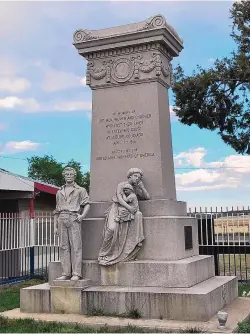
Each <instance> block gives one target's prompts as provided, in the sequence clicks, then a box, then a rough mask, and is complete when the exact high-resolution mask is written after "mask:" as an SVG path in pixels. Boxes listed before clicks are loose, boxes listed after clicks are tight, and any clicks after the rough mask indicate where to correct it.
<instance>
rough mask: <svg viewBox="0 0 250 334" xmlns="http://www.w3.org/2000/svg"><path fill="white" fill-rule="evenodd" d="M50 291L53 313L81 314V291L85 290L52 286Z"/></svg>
mask: <svg viewBox="0 0 250 334" xmlns="http://www.w3.org/2000/svg"><path fill="white" fill-rule="evenodd" d="M50 291H51V312H52V313H67V314H80V313H81V291H83V288H81V287H79V288H77V287H63V286H51V288H50Z"/></svg>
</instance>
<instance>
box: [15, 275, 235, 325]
mask: <svg viewBox="0 0 250 334" xmlns="http://www.w3.org/2000/svg"><path fill="white" fill-rule="evenodd" d="M237 295H238V289H237V277H234V276H214V277H211V278H209V279H207V280H206V281H203V282H201V283H199V284H196V285H194V286H192V287H189V288H167V287H130V286H127V287H125V286H103V285H102V286H89V287H85V288H74V287H72V288H69V287H66V288H65V287H53V286H50V285H49V284H48V283H45V284H40V285H37V286H35V287H28V288H24V289H22V290H21V304H20V310H21V312H26V313H50V312H52V313H67V314H73V313H74V314H85V315H91V314H92V313H93V310H100V311H102V313H103V314H107V315H108V314H113V315H117V316H121V315H124V314H128V313H129V311H131V310H137V311H138V312H139V314H140V316H141V317H142V318H163V319H169V320H173V319H175V320H187V321H193V320H196V321H208V320H209V319H210V318H211V317H212V316H213V315H214V314H215V313H216V312H217V311H218V310H220V309H222V308H223V307H225V306H226V305H228V304H230V303H231V302H232V301H233V300H234V299H235V298H237Z"/></svg>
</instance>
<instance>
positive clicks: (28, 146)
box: [1, 140, 41, 154]
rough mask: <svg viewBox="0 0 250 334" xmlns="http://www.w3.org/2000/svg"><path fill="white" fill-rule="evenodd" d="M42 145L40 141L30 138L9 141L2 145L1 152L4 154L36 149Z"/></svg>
mask: <svg viewBox="0 0 250 334" xmlns="http://www.w3.org/2000/svg"><path fill="white" fill-rule="evenodd" d="M40 146H41V144H40V143H36V142H32V141H30V140H24V141H9V142H7V143H6V144H5V145H3V146H2V152H1V153H2V154H3V153H17V152H27V151H36V150H37V149H38V148H39V147H40Z"/></svg>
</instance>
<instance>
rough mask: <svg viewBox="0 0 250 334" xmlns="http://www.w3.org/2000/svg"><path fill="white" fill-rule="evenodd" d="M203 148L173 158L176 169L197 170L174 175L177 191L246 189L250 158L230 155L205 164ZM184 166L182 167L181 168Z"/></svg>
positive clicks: (249, 171)
mask: <svg viewBox="0 0 250 334" xmlns="http://www.w3.org/2000/svg"><path fill="white" fill-rule="evenodd" d="M206 154H207V151H206V149H205V148H204V147H199V148H196V149H191V150H189V151H188V152H181V153H179V154H177V155H176V156H175V157H174V160H175V165H176V167H177V168H178V166H179V168H180V170H181V169H182V168H190V167H187V166H191V168H193V167H194V168H195V167H196V168H197V169H196V170H193V171H189V172H184V173H179V171H178V172H177V173H176V185H177V190H179V191H208V190H216V189H230V188H237V187H242V188H244V187H248V186H249V184H250V182H249V181H250V156H240V155H230V156H227V157H225V158H224V159H221V160H218V161H212V162H207V161H206V160H205V157H206ZM183 166H184V167H183Z"/></svg>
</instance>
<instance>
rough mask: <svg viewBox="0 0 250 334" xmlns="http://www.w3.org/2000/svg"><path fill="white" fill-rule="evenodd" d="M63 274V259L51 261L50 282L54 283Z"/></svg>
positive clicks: (49, 268) (49, 269)
mask: <svg viewBox="0 0 250 334" xmlns="http://www.w3.org/2000/svg"><path fill="white" fill-rule="evenodd" d="M61 274H62V264H61V261H53V262H49V267H48V277H49V284H50V285H52V284H53V281H54V280H55V279H56V278H57V277H59V276H60V275H61Z"/></svg>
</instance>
